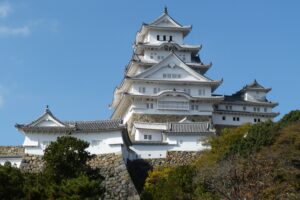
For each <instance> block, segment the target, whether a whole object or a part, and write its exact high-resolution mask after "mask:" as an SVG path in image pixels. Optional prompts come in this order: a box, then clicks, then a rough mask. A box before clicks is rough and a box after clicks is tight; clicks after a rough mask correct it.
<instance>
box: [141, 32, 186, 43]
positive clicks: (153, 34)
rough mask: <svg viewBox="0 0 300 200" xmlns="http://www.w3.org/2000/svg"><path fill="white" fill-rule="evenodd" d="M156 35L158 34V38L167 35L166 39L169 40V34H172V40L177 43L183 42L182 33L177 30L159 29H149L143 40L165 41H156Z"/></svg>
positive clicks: (152, 41) (151, 41)
mask: <svg viewBox="0 0 300 200" xmlns="http://www.w3.org/2000/svg"><path fill="white" fill-rule="evenodd" d="M157 35H160V38H161V40H162V38H163V35H166V36H167V41H169V36H170V35H172V37H173V38H172V41H173V42H175V43H178V44H182V43H183V33H181V32H178V31H172V32H171V31H159V30H149V31H148V34H147V35H146V37H145V40H144V42H150V43H161V42H166V41H158V40H157Z"/></svg>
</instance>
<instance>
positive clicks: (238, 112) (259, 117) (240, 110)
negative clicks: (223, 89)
mask: <svg viewBox="0 0 300 200" xmlns="http://www.w3.org/2000/svg"><path fill="white" fill-rule="evenodd" d="M270 91H271V88H265V87H263V86H262V85H260V84H259V83H258V82H257V81H256V80H254V81H253V82H252V83H251V84H249V85H246V86H245V87H244V88H242V89H241V90H240V91H238V92H236V93H235V94H233V95H230V96H225V99H224V101H223V102H222V103H220V104H219V105H216V106H215V111H214V114H213V123H214V125H215V126H217V127H223V126H237V125H241V124H244V123H258V122H263V121H266V120H273V118H274V117H276V116H278V115H279V113H276V112H273V111H272V109H273V108H274V107H276V106H277V105H278V103H276V102H272V101H269V100H268V99H267V97H266V95H267V93H268V92H270Z"/></svg>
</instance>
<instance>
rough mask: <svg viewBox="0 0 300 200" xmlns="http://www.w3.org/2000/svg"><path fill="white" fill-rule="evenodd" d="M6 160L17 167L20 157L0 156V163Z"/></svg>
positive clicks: (19, 163)
mask: <svg viewBox="0 0 300 200" xmlns="http://www.w3.org/2000/svg"><path fill="white" fill-rule="evenodd" d="M6 162H10V163H11V165H12V166H14V167H17V168H19V167H20V165H21V162H22V158H0V165H4V164H5V163H6Z"/></svg>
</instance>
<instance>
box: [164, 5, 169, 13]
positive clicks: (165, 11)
mask: <svg viewBox="0 0 300 200" xmlns="http://www.w3.org/2000/svg"><path fill="white" fill-rule="evenodd" d="M164 13H165V14H168V7H167V6H165V8H164Z"/></svg>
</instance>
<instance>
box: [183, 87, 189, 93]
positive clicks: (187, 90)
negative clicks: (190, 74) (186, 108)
mask: <svg viewBox="0 0 300 200" xmlns="http://www.w3.org/2000/svg"><path fill="white" fill-rule="evenodd" d="M183 91H184V92H186V93H188V94H191V89H189V88H188V89H183Z"/></svg>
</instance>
